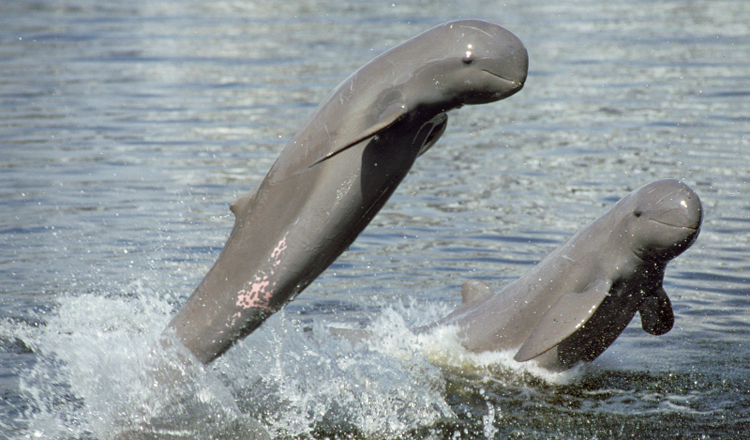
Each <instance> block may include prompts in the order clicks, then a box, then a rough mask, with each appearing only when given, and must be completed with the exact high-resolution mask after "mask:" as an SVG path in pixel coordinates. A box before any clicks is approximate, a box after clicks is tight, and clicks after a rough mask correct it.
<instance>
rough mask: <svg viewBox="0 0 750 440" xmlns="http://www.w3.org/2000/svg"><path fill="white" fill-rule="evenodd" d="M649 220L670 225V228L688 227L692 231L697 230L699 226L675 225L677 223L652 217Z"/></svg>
mask: <svg viewBox="0 0 750 440" xmlns="http://www.w3.org/2000/svg"><path fill="white" fill-rule="evenodd" d="M649 221H652V222H656V223H659V224H662V225H664V226H669V227H670V228H677V229H687V230H690V231H697V230H698V228H697V227H694V226H685V225H675V224H672V223H667V222H663V221H661V220H657V219H655V218H650V219H649Z"/></svg>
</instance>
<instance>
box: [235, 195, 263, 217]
mask: <svg viewBox="0 0 750 440" xmlns="http://www.w3.org/2000/svg"><path fill="white" fill-rule="evenodd" d="M257 193H258V188H254V189H252V190H250V192H247V193H245V194H243V195H242V196H240V198H239V199H237V200H235V201H234V203H232V204H231V205H229V210H230V211H232V214H234V218H235V219H236V218H237V215H238V213H245V211H247V209H248V208H249V207H250V204H251V203H253V200H255V194H257Z"/></svg>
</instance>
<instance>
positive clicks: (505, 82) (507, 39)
mask: <svg viewBox="0 0 750 440" xmlns="http://www.w3.org/2000/svg"><path fill="white" fill-rule="evenodd" d="M433 32H434V33H437V34H439V38H435V39H431V44H430V46H431V47H430V48H429V49H426V51H427V52H431V51H439V57H436V59H434V60H432V61H434V62H436V63H437V64H436V66H438V69H434V70H432V69H431V78H430V81H432V82H433V84H435V85H436V86H437V87H438V88H439V89H442V92H443V94H444V95H445V96H444V98H447V99H448V100H450V101H453V102H456V103H457V104H459V105H462V104H484V103H488V102H493V101H498V100H500V99H503V98H507V97H508V96H511V95H513V94H515V93H517V92H518V91H519V90H521V88H522V87H523V84H524V83H525V82H526V75H527V73H528V69H529V56H528V53H527V52H526V47H524V45H523V43H522V42H521V40H519V39H518V37H516V36H515V35H513V34H512V33H511V32H510V31H508V30H506V29H505V28H503V27H501V26H498V25H495V24H491V23H487V22H484V21H479V20H462V21H454V22H449V23H445V24H443V25H440V26H438V27H437V28H434V29H432V30H430V31H427V32H426V33H425V35H427V34H428V33H430V34H433ZM431 36H435V35H434V34H433V35H431ZM422 55H423V56H424V55H426V54H422ZM427 64H430V63H429V62H428V63H427Z"/></svg>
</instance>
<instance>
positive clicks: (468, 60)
mask: <svg viewBox="0 0 750 440" xmlns="http://www.w3.org/2000/svg"><path fill="white" fill-rule="evenodd" d="M461 61H463V63H464V64H466V65H469V64H471V63H472V62H473V61H474V54H472V53H471V51H470V50H467V51H466V53H465V54H464V57H463V58H461Z"/></svg>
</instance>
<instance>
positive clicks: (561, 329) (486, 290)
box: [419, 180, 703, 371]
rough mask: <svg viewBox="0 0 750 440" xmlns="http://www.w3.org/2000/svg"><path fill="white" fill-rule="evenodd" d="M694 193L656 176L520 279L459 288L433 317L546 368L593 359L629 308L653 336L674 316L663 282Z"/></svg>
mask: <svg viewBox="0 0 750 440" xmlns="http://www.w3.org/2000/svg"><path fill="white" fill-rule="evenodd" d="M702 217H703V214H702V208H701V202H700V199H699V198H698V195H697V194H695V192H694V191H693V190H692V189H691V188H690V187H688V186H687V185H685V184H683V183H681V182H679V181H677V180H659V181H656V182H652V183H650V184H648V185H646V186H644V187H642V188H641V189H639V190H637V191H634V192H632V193H630V194H628V195H627V196H625V197H624V198H622V199H621V200H620V201H619V202H618V203H617V204H615V206H614V207H613V208H612V209H610V210H609V211H608V212H607V213H605V214H604V215H602V216H601V217H599V218H598V219H596V220H595V221H593V222H592V223H590V224H589V225H588V226H586V227H584V228H583V229H581V230H580V231H578V232H577V233H576V234H575V235H573V236H572V237H571V238H570V239H568V241H566V242H565V243H563V244H562V245H561V246H560V247H559V248H557V249H556V250H555V251H553V252H552V253H551V254H549V255H548V256H547V257H546V258H545V259H543V260H542V261H541V262H540V263H539V264H537V265H536V266H535V267H534V268H533V269H532V270H531V271H529V272H528V273H527V274H526V275H524V276H523V277H521V278H519V279H517V280H516V281H514V282H513V283H511V284H509V285H508V286H507V287H506V288H505V289H503V290H502V291H501V292H499V293H494V292H493V291H492V289H490V287H489V286H487V284H485V283H484V282H482V281H468V282H466V283H464V285H463V286H462V296H463V303H462V304H461V305H460V306H459V307H458V308H457V309H456V310H454V311H453V312H452V313H451V314H449V315H448V316H446V317H445V318H443V319H441V320H440V321H438V322H437V323H434V324H432V325H430V326H427V327H423V328H422V329H420V330H419V332H425V331H430V330H432V329H434V328H436V327H438V326H448V325H454V326H458V329H459V330H458V336H459V339H460V340H461V342H462V344H463V345H464V347H465V348H466V349H468V350H470V351H474V352H482V351H495V350H515V349H517V350H518V351H517V352H516V354H515V356H514V359H515V360H516V361H518V362H524V361H528V360H531V359H533V360H536V361H537V362H538V363H539V365H540V366H542V367H544V368H547V369H549V370H553V371H561V370H565V369H568V368H571V367H572V366H574V365H575V364H577V363H578V362H581V361H585V362H590V361H592V360H594V359H595V358H596V357H597V356H599V355H600V354H601V353H602V352H603V351H604V350H605V349H606V348H607V347H609V345H610V344H612V343H613V342H614V340H615V339H617V337H618V336H619V335H620V333H622V331H623V330H624V329H625V327H626V326H627V325H628V323H629V322H630V320H631V319H632V318H633V316H634V315H635V313H636V312H640V315H641V326H642V327H643V329H644V330H645V331H646V332H648V333H650V334H652V335H662V334H664V333H667V332H668V331H669V330H670V329H671V328H672V325H673V323H674V315H673V313H672V306H671V303H670V301H669V298H668V297H667V294H666V292H665V291H664V288H663V287H662V282H663V280H664V269H665V267H666V265H667V263H668V262H669V261H670V260H672V259H673V258H675V257H676V256H678V255H679V254H681V253H682V252H683V251H685V249H687V248H689V247H690V246H691V245H692V244H693V243H694V242H695V240H696V238H697V237H698V232H699V230H700V225H701V221H702Z"/></svg>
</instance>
